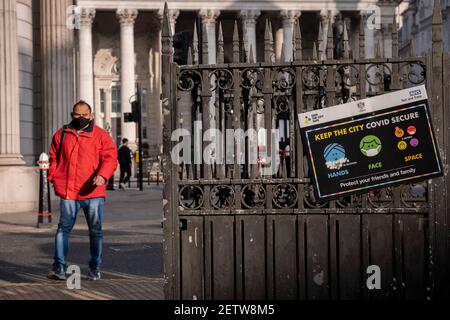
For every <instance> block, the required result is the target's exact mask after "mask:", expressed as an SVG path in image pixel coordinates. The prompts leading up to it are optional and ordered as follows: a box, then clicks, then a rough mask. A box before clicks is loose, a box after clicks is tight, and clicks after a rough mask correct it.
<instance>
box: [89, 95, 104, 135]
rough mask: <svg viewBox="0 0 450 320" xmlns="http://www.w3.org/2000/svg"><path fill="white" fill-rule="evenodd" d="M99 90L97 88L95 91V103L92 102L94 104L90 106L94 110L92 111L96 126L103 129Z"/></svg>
mask: <svg viewBox="0 0 450 320" xmlns="http://www.w3.org/2000/svg"><path fill="white" fill-rule="evenodd" d="M100 90H101V88H98V87H97V90H95V101H94V104H93V105H91V106H92V108H93V109H94V110H92V111H94V115H95V118H94V122H95V124H96V125H98V126H99V127H103V125H102V122H103V121H102V116H101V114H100V113H101V99H102V98H101V93H100Z"/></svg>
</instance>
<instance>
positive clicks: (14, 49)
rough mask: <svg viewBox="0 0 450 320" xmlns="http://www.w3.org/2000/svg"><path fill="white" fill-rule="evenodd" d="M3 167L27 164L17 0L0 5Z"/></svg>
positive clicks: (0, 162)
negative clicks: (22, 131)
mask: <svg viewBox="0 0 450 320" xmlns="http://www.w3.org/2000/svg"><path fill="white" fill-rule="evenodd" d="M0 26H2V28H1V29H0V166H11V165H23V164H25V162H24V161H23V159H22V155H21V154H20V122H19V121H20V120H19V114H20V112H19V51H18V46H17V12H16V1H15V0H4V1H2V2H0Z"/></svg>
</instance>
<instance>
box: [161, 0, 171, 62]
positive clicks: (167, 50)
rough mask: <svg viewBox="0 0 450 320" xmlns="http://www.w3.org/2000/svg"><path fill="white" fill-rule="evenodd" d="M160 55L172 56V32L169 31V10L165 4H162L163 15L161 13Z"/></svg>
mask: <svg viewBox="0 0 450 320" xmlns="http://www.w3.org/2000/svg"><path fill="white" fill-rule="evenodd" d="M161 40H162V41H161V42H162V48H161V54H163V55H171V54H172V31H171V30H170V23H169V8H168V6H167V2H165V3H164V13H163V23H162V30H161Z"/></svg>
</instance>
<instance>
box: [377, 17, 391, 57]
mask: <svg viewBox="0 0 450 320" xmlns="http://www.w3.org/2000/svg"><path fill="white" fill-rule="evenodd" d="M380 31H381V35H382V39H381V41H380V55H381V57H386V58H392V19H391V23H382V24H381V30H380Z"/></svg>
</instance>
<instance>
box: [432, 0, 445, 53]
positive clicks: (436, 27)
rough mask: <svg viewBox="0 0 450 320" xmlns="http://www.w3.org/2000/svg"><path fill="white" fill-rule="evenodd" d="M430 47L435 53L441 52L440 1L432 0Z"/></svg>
mask: <svg viewBox="0 0 450 320" xmlns="http://www.w3.org/2000/svg"><path fill="white" fill-rule="evenodd" d="M431 24H432V27H431V28H432V31H431V33H432V49H431V51H432V52H433V53H435V54H440V53H442V50H443V43H442V13H441V1H440V0H434V9H433V20H432V23H431Z"/></svg>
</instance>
